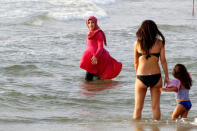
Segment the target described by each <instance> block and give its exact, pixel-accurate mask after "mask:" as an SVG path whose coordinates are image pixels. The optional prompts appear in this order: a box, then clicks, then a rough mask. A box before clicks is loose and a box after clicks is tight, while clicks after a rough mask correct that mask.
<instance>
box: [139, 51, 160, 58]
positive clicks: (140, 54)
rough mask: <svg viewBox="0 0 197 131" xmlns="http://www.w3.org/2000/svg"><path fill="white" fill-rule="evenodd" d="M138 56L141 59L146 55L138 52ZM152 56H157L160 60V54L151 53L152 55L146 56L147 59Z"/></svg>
mask: <svg viewBox="0 0 197 131" xmlns="http://www.w3.org/2000/svg"><path fill="white" fill-rule="evenodd" d="M137 55H138V57H140V56H142V55H145V54H142V53H139V52H137ZM151 55H154V56H156V57H158V58H159V56H160V53H150V54H148V55H146V59H148V58H150V57H151Z"/></svg>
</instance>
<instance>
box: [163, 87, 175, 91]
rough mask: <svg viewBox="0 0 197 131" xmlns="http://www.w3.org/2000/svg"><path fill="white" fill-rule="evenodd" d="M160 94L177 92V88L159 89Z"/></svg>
mask: <svg viewBox="0 0 197 131" xmlns="http://www.w3.org/2000/svg"><path fill="white" fill-rule="evenodd" d="M160 91H161V92H178V88H177V87H171V88H160Z"/></svg>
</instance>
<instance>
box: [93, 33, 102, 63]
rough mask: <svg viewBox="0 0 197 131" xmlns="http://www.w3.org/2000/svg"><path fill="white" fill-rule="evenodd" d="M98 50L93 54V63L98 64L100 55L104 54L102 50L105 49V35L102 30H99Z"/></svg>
mask: <svg viewBox="0 0 197 131" xmlns="http://www.w3.org/2000/svg"><path fill="white" fill-rule="evenodd" d="M97 35H98V36H97V46H98V48H97V51H96V53H94V54H93V56H92V59H91V60H92V64H97V59H98V58H99V57H100V55H101V54H102V51H103V35H102V33H101V32H99V33H98V34H97Z"/></svg>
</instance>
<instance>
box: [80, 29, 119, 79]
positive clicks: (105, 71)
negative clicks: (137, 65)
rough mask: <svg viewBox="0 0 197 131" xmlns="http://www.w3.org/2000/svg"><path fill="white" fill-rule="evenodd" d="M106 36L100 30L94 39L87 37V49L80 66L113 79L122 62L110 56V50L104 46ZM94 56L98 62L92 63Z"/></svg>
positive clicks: (105, 77) (103, 77) (100, 75)
mask: <svg viewBox="0 0 197 131" xmlns="http://www.w3.org/2000/svg"><path fill="white" fill-rule="evenodd" d="M103 40H104V36H103V33H102V32H98V33H97V34H96V36H95V37H94V39H88V37H87V39H86V41H87V42H86V43H87V44H86V49H85V51H84V53H83V56H82V58H81V62H80V68H82V69H84V70H86V71H88V72H89V73H93V74H95V75H97V76H99V77H100V78H102V79H112V78H114V77H116V76H117V75H118V74H119V73H120V71H121V69H122V63H120V62H118V61H116V60H115V59H114V58H113V57H111V56H110V54H109V52H108V51H107V50H106V49H104V48H103ZM92 56H96V58H97V64H96V65H93V64H92V63H91V58H92Z"/></svg>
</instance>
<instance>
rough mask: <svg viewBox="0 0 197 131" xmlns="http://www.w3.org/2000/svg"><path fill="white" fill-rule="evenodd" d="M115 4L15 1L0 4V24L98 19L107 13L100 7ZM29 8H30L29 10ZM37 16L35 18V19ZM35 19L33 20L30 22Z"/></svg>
mask: <svg viewBox="0 0 197 131" xmlns="http://www.w3.org/2000/svg"><path fill="white" fill-rule="evenodd" d="M111 3H115V0H103V1H99V0H96V1H95V0H49V1H44V0H41V1H36V0H34V1H22V0H17V1H15V2H13V1H6V2H0V6H1V7H2V8H1V10H0V23H3V22H4V21H6V22H11V23H12V22H19V23H20V21H22V23H25V21H27V22H29V23H28V24H31V25H42V24H43V21H44V20H46V19H42V18H40V15H39V14H44V16H45V17H46V18H50V19H54V20H60V21H66V20H75V19H76V20H78V19H79V20H80V19H85V18H87V17H88V16H90V15H94V16H96V17H98V18H103V17H107V16H108V15H107V12H106V10H105V9H103V8H102V7H101V6H102V5H107V4H111ZM30 7H31V8H30ZM35 16H37V17H35ZM32 19H35V20H32Z"/></svg>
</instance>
